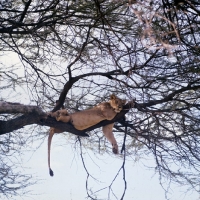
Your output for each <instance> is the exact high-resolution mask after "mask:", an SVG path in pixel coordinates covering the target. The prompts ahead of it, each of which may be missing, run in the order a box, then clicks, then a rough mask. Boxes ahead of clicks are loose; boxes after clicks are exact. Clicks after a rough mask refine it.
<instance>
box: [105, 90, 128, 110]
mask: <svg viewBox="0 0 200 200" xmlns="http://www.w3.org/2000/svg"><path fill="white" fill-rule="evenodd" d="M109 103H110V105H111V107H112V108H113V109H114V111H115V112H116V113H119V112H120V111H121V110H122V109H123V106H124V105H125V103H126V100H122V99H120V98H118V97H116V96H115V95H114V94H112V95H111V96H110V101H109Z"/></svg>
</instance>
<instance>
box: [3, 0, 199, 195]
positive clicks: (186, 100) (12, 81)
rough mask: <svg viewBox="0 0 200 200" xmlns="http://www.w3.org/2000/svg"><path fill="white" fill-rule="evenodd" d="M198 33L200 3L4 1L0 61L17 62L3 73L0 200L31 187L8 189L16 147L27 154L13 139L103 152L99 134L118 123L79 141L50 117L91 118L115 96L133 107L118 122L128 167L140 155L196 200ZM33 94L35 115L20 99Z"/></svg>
mask: <svg viewBox="0 0 200 200" xmlns="http://www.w3.org/2000/svg"><path fill="white" fill-rule="evenodd" d="M199 32H200V3H199V1H198V0H183V1H180V0H162V1H150V0H148V1H142V0H137V1H131V0H129V1H127V0H126V1H124V0H120V1H115V0H85V1H84V0H77V1H66V0H40V1H36V0H27V1H24V0H22V1H21V0H16V1H14V2H13V1H10V0H7V1H3V0H2V1H0V56H1V58H6V59H7V60H8V61H9V62H10V63H9V66H8V64H6V62H3V61H2V62H1V63H0V64H1V65H0V90H1V97H0V98H1V99H0V100H1V101H0V114H1V118H0V135H1V138H2V139H1V141H0V143H1V149H2V151H1V155H0V156H1V160H2V162H1V164H0V168H1V170H0V179H1V180H2V181H3V182H4V184H1V186H0V194H1V193H2V194H5V195H8V194H16V188H15V184H18V183H19V184H18V187H19V188H21V187H26V186H28V185H29V181H30V180H29V178H28V177H27V176H25V175H24V176H22V177H23V178H24V179H25V180H27V185H25V184H22V185H20V181H19V182H16V181H18V180H17V179H16V181H15V178H13V179H12V181H13V182H10V181H9V179H10V173H11V174H12V175H13V176H14V177H16V178H17V177H18V178H19V179H20V175H19V174H15V172H13V171H12V170H11V165H9V164H8V165H7V164H6V163H7V162H6V161H4V159H6V156H7V157H8V156H13V154H14V155H16V153H17V152H13V150H11V148H10V147H11V146H12V142H11V141H16V143H17V144H16V145H20V141H18V140H17V139H15V140H13V139H14V138H17V137H18V136H17V135H15V134H13V133H16V131H20V132H21V134H25V133H23V129H22V128H23V127H26V126H28V125H31V126H32V127H34V128H35V125H37V127H38V128H39V127H41V126H45V127H48V128H49V127H56V128H58V127H59V128H60V129H62V130H63V131H66V132H70V133H72V134H75V135H78V136H88V134H89V135H90V137H89V138H88V141H89V142H95V143H96V145H102V144H101V142H100V140H99V135H100V134H101V133H99V132H101V131H99V129H98V128H99V127H101V126H102V124H108V123H111V121H103V122H101V123H99V124H97V125H95V126H93V127H91V128H89V129H87V130H84V131H78V130H76V129H75V128H74V127H73V126H72V125H71V124H65V123H62V122H57V121H56V120H55V119H53V118H51V117H49V116H48V115H47V112H49V111H53V112H54V111H56V110H58V109H60V108H62V107H63V106H64V107H65V108H66V109H67V110H69V111H70V112H76V111H79V110H83V109H86V108H89V107H91V106H94V105H96V104H97V103H100V102H102V101H105V100H107V99H108V97H109V95H110V94H112V93H115V94H116V95H118V96H119V97H121V98H124V99H127V102H128V103H127V105H126V106H125V107H124V109H123V111H122V112H120V113H119V114H118V115H117V116H116V117H115V118H114V119H113V120H112V122H115V126H114V128H115V130H114V131H115V134H117V135H118V138H119V143H120V146H121V147H123V156H124V160H125V159H126V158H127V157H128V156H130V155H134V151H133V147H135V146H137V145H138V146H141V148H139V150H138V151H141V154H145V155H150V156H152V157H154V159H155V162H156V172H157V173H158V174H159V175H160V177H161V178H162V179H165V178H168V179H170V181H172V182H176V183H178V184H180V185H183V184H184V185H187V186H188V189H191V190H196V191H198V190H199V182H200V173H199V172H200V167H199V161H200V156H199V155H200V145H199V143H200V117H199V116H200V115H199V111H200V36H199ZM13 56H15V58H16V56H17V58H16V59H15V60H13V61H12V60H9V59H10V58H12V57H13ZM25 93H26V98H28V101H29V102H30V104H29V105H27V103H24V102H23V98H22V99H20V96H23V95H25ZM17 99H20V102H18V101H17ZM133 101H134V102H135V103H134V104H133V103H132V102H133ZM124 115H126V121H124V120H122V119H123V118H124ZM46 130H47V129H46ZM38 132H39V130H38ZM25 135H27V138H28V137H29V136H28V133H26V134H25ZM95 138H98V139H96V140H95ZM101 140H102V139H101ZM17 151H20V149H19V150H17ZM106 151H108V152H109V151H110V148H109V147H107V149H106ZM20 180H21V179H20ZM12 184H13V187H12ZM161 184H162V182H161ZM4 185H5V186H6V185H9V186H10V187H4ZM6 188H8V189H6ZM125 190H126V187H125ZM125 190H124V192H125ZM88 194H89V193H88ZM124 194H125V193H124ZM124 194H123V195H122V197H119V198H121V199H123V197H124ZM89 196H90V195H89ZM90 197H91V198H92V196H90Z"/></svg>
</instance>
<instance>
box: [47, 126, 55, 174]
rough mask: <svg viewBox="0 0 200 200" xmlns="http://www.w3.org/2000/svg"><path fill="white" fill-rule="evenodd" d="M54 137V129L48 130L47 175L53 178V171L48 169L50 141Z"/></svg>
mask: <svg viewBox="0 0 200 200" xmlns="http://www.w3.org/2000/svg"><path fill="white" fill-rule="evenodd" d="M53 135H54V128H50V132H49V137H48V166H49V174H50V176H53V171H52V169H51V167H50V151H51V140H52V137H53Z"/></svg>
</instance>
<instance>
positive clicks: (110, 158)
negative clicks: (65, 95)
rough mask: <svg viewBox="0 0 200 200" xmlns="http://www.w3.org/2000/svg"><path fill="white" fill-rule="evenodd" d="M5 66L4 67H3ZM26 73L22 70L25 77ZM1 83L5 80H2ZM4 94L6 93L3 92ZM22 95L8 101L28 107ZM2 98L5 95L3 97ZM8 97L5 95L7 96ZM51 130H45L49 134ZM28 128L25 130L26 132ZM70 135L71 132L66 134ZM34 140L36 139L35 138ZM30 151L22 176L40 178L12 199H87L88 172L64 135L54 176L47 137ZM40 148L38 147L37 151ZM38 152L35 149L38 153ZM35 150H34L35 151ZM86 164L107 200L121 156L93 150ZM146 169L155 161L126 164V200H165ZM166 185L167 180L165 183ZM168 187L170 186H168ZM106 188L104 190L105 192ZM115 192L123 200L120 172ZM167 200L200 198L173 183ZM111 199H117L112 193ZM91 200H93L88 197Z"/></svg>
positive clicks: (57, 140)
mask: <svg viewBox="0 0 200 200" xmlns="http://www.w3.org/2000/svg"><path fill="white" fill-rule="evenodd" d="M15 59H16V61H17V58H16V57H13V59H7V57H5V58H2V60H1V62H2V63H4V64H6V65H10V64H11V63H9V62H13V61H14V60H15ZM2 66H3V65H2ZM21 73H23V70H19V75H22V74H21ZM1 81H2V80H1ZM4 92H5V90H4ZM21 94H22V95H21V96H20V97H17V99H16V98H14V95H13V96H11V97H12V98H11V99H8V101H10V102H12V101H13V102H14V101H15V102H16V101H17V102H19V103H27V104H29V103H30V101H29V98H28V97H27V96H26V94H25V93H24V94H23V91H21ZM1 95H2V96H3V95H4V94H1ZM5 95H6V94H5ZM48 129H49V128H48V127H46V131H47V132H48ZM27 130H28V128H25V131H27ZM65 134H68V133H65ZM33 139H34V138H33ZM30 145H31V149H32V150H33V151H27V150H26V149H24V150H23V155H22V156H21V160H22V164H21V170H22V173H29V174H32V177H33V180H35V179H39V181H38V183H37V184H35V185H32V186H30V187H29V188H28V190H29V191H30V192H29V193H28V194H26V195H24V196H19V197H12V200H47V199H48V200H66V199H67V200H82V199H87V192H86V178H87V173H86V171H85V169H84V167H83V163H82V160H81V156H80V151H79V150H78V148H75V145H74V144H71V143H68V141H67V140H66V137H64V135H63V134H56V135H55V136H54V137H53V141H52V148H51V149H52V150H51V166H52V169H53V171H54V174H55V175H54V177H50V176H49V172H48V165H47V135H46V138H45V139H44V141H43V142H42V143H41V141H38V140H36V141H34V140H33V141H32V144H30ZM38 146H40V147H39V148H37V147H38ZM35 149H36V150H35ZM34 150H35V151H34ZM83 156H84V160H85V165H86V167H87V170H88V171H89V173H90V174H91V175H92V176H93V177H94V178H95V179H96V180H95V179H93V178H91V177H90V178H89V182H88V183H89V187H90V188H92V190H93V191H99V192H97V193H96V195H97V197H98V198H99V199H102V200H108V199H109V197H108V193H109V192H108V188H105V187H108V186H109V185H110V184H111V183H112V181H113V180H114V179H115V177H116V174H117V173H118V171H119V169H120V167H121V166H122V164H123V160H122V159H120V157H119V156H115V155H112V154H104V155H100V154H97V153H95V152H92V151H91V150H85V151H84V154H83ZM145 166H151V167H154V166H155V165H154V162H153V159H152V158H150V157H147V156H146V157H144V158H143V159H141V160H139V161H137V162H135V161H134V158H133V159H129V160H127V161H126V164H125V169H126V170H125V173H126V181H127V190H126V194H125V197H124V200H132V199H134V200H164V199H165V191H164V189H163V188H162V187H161V186H160V184H159V177H158V175H157V174H155V173H154V170H148V169H147V168H146V167H145ZM166 183H167V180H166ZM165 186H167V185H165ZM103 188H105V189H103ZM112 189H113V193H114V194H115V195H116V196H117V197H118V199H120V197H121V196H122V194H123V189H124V181H123V174H122V171H120V173H119V175H118V176H117V178H116V180H115V181H114V183H113V185H112ZM169 191H170V193H169V194H168V196H167V197H168V199H170V200H180V199H181V200H198V199H200V195H199V194H197V193H195V192H193V193H191V192H189V193H187V194H185V188H184V187H178V186H176V185H173V184H171V187H170V189H169ZM110 194H111V197H110V199H111V200H114V199H116V198H115V197H114V196H113V195H112V192H111V193H110ZM88 199H90V198H88Z"/></svg>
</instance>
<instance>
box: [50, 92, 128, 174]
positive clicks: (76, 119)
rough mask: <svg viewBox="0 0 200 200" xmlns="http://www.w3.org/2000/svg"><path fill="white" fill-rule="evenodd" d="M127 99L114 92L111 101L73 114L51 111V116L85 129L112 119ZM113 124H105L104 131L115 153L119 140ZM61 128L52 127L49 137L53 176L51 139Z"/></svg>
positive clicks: (51, 172) (64, 111) (65, 111)
mask: <svg viewBox="0 0 200 200" xmlns="http://www.w3.org/2000/svg"><path fill="white" fill-rule="evenodd" d="M125 103H126V100H122V99H119V98H118V97H116V96H115V95H114V94H112V95H111V96H110V101H109V102H103V103H100V104H99V105H97V106H95V107H93V108H91V109H88V110H83V111H80V112H75V113H72V114H68V112H67V110H65V109H63V110H58V111H56V112H54V113H50V116H51V117H54V118H56V120H57V121H62V122H66V123H68V122H70V123H71V124H72V125H73V126H74V127H75V128H76V129H78V130H84V129H87V128H89V127H91V126H93V125H95V124H98V123H99V122H100V121H103V120H112V119H113V118H114V117H115V116H116V114H117V113H119V112H120V111H121V110H122V109H123V106H124V105H125ZM113 125H114V123H112V124H108V125H106V126H103V128H102V129H103V133H104V135H105V137H106V138H107V139H108V141H109V142H110V143H111V144H112V150H113V153H114V154H117V153H118V145H117V141H116V139H115V137H114V135H113V132H112V129H113ZM61 132H62V131H60V130H59V129H56V128H51V129H50V133H49V138H48V165H49V173H50V175H51V176H53V171H52V170H51V168H50V148H51V140H52V137H53V134H54V133H61Z"/></svg>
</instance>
